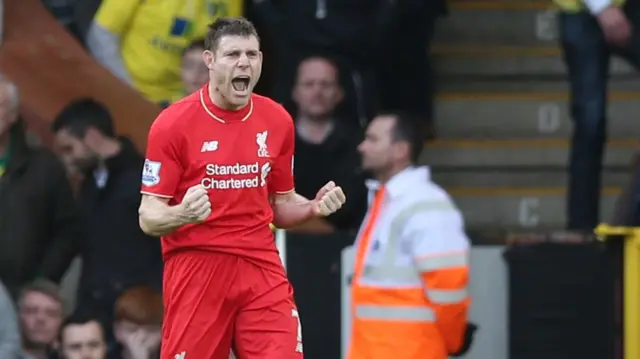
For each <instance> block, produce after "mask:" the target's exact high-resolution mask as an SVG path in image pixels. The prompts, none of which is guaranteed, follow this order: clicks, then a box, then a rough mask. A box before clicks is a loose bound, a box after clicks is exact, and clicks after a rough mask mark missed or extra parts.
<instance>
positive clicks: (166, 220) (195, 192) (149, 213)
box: [138, 184, 211, 237]
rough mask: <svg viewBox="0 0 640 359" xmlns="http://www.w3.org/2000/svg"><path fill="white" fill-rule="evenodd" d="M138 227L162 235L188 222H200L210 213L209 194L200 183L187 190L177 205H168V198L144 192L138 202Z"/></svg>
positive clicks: (148, 232)
mask: <svg viewBox="0 0 640 359" xmlns="http://www.w3.org/2000/svg"><path fill="white" fill-rule="evenodd" d="M138 213H139V217H138V218H139V222H140V228H141V229H142V230H143V231H144V233H146V234H148V235H150V236H155V237H159V236H163V235H166V234H169V233H171V232H173V231H175V230H176V229H178V228H180V227H182V226H184V225H185V224H189V223H200V222H203V221H204V220H206V219H207V217H209V215H210V214H211V203H210V202H209V194H208V193H207V190H206V189H205V188H204V187H203V186H202V185H199V184H198V185H195V186H193V187H191V188H189V189H188V190H187V192H186V193H185V195H184V198H183V199H182V202H181V203H180V204H178V205H175V206H171V205H169V199H168V198H161V197H158V196H153V195H148V194H144V195H143V196H142V201H141V203H140V209H139V211H138Z"/></svg>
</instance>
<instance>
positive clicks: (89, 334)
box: [60, 321, 107, 359]
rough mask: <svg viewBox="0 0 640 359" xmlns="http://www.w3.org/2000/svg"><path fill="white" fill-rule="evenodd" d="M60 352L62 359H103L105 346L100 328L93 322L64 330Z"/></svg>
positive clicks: (105, 350) (105, 352)
mask: <svg viewBox="0 0 640 359" xmlns="http://www.w3.org/2000/svg"><path fill="white" fill-rule="evenodd" d="M61 337H62V340H61V343H60V351H61V352H62V357H63V358H64V359H105V358H106V356H107V345H106V343H105V342H104V338H103V333H102V328H101V327H100V324H98V323H97V322H95V321H91V322H88V323H86V324H72V325H69V326H67V327H65V328H64V331H63V332H62V336H61Z"/></svg>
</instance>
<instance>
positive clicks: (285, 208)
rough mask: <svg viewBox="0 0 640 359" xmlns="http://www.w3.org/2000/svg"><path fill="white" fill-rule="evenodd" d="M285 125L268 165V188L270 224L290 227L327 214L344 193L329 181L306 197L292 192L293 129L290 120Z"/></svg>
mask: <svg viewBox="0 0 640 359" xmlns="http://www.w3.org/2000/svg"><path fill="white" fill-rule="evenodd" d="M287 125H288V128H287V133H286V136H285V139H284V145H283V146H282V149H281V151H280V154H279V155H278V157H276V159H275V161H274V163H273V166H272V168H271V175H270V178H269V181H268V187H269V188H268V189H269V194H270V200H271V207H272V208H273V224H274V225H275V226H276V227H278V228H290V227H294V226H296V225H298V224H300V223H303V222H306V221H308V220H310V219H312V218H314V217H320V216H328V215H330V214H331V213H334V212H335V211H337V210H338V209H340V207H342V204H343V203H344V202H345V199H346V198H345V197H344V193H342V190H341V189H340V187H336V185H335V183H333V182H329V183H327V184H326V185H325V186H324V187H323V188H321V189H320V191H318V195H317V196H316V198H315V199H313V200H309V199H307V198H305V197H303V196H301V195H299V194H297V193H296V192H295V188H294V179H293V165H294V163H293V162H294V159H293V153H294V150H295V129H294V126H293V120H291V119H290V121H288V122H287Z"/></svg>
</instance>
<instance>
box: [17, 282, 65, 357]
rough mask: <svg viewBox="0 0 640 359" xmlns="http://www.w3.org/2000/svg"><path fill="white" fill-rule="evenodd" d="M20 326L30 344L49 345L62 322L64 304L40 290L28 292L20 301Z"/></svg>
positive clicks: (37, 345) (56, 334)
mask: <svg viewBox="0 0 640 359" xmlns="http://www.w3.org/2000/svg"><path fill="white" fill-rule="evenodd" d="M19 304H20V305H19V316H20V326H21V329H22V333H23V335H24V339H25V341H26V343H27V344H28V345H30V346H36V347H49V346H51V345H52V344H53V342H54V341H55V339H56V337H57V336H58V331H59V330H60V325H61V324H62V316H63V313H62V304H61V303H60V302H58V301H57V300H55V299H54V298H51V297H50V296H48V295H46V294H44V293H40V292H28V293H26V294H25V295H24V297H23V298H22V300H21V301H20V303H19Z"/></svg>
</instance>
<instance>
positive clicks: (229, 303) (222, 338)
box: [160, 252, 303, 359]
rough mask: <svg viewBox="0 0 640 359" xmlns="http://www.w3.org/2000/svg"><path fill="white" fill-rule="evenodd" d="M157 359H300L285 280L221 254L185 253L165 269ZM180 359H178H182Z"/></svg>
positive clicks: (293, 308) (295, 320) (297, 325)
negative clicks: (162, 313) (159, 343)
mask: <svg viewBox="0 0 640 359" xmlns="http://www.w3.org/2000/svg"><path fill="white" fill-rule="evenodd" d="M164 302H165V303H164V305H165V314H164V323H163V328H162V350H161V356H160V357H161V359H174V358H176V357H177V356H176V355H177V354H181V353H185V356H184V358H194V359H228V358H229V354H230V350H231V349H233V350H234V352H235V354H236V357H237V358H238V359H302V358H303V354H302V342H301V339H302V338H301V333H302V328H301V326H300V320H299V317H298V311H297V309H296V306H295V303H294V300H293V290H292V288H291V285H290V284H289V281H288V280H287V278H286V277H285V276H284V275H282V274H278V273H274V272H272V271H268V270H265V269H262V268H261V267H259V266H257V265H255V264H253V263H251V262H248V261H246V260H245V259H243V258H241V257H238V256H234V255H231V254H224V253H209V252H187V253H178V254H175V255H173V256H172V257H170V258H169V259H168V260H167V262H166V263H165V268H164ZM181 358H182V357H181Z"/></svg>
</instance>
